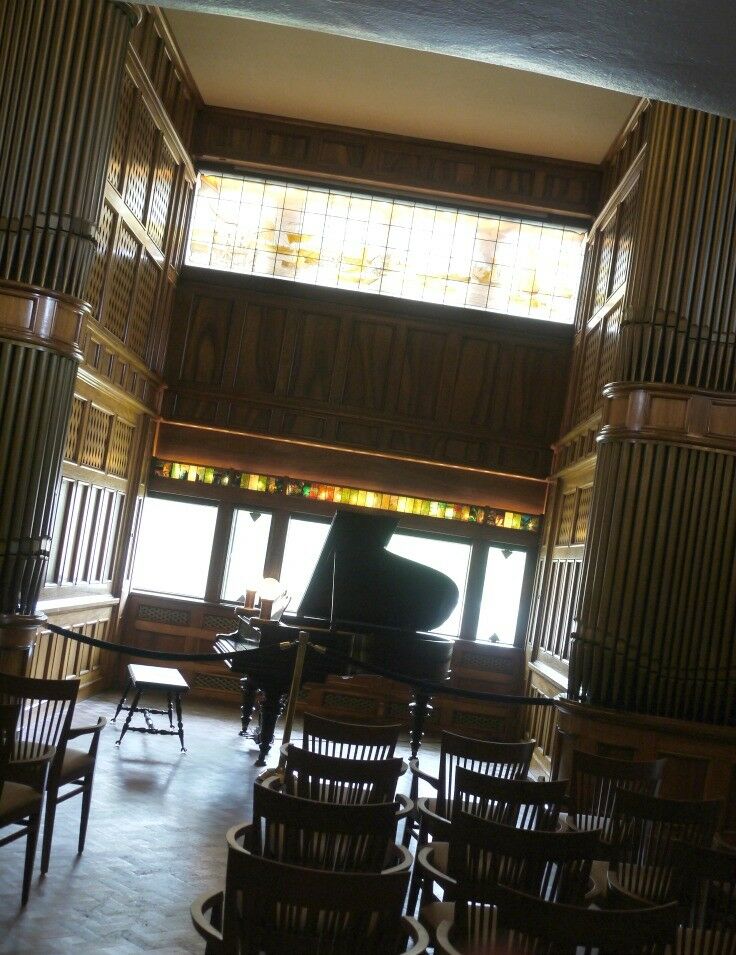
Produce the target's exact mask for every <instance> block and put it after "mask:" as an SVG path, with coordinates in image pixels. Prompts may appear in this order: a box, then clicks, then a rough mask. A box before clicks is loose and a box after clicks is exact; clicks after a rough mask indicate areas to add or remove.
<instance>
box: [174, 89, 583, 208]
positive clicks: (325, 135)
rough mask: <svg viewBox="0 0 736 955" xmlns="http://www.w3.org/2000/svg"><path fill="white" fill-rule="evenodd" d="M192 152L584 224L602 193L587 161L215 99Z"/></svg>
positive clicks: (211, 159)
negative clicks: (218, 103) (237, 106)
mask: <svg viewBox="0 0 736 955" xmlns="http://www.w3.org/2000/svg"><path fill="white" fill-rule="evenodd" d="M192 154H193V155H194V156H195V157H196V159H197V160H198V162H199V165H200V166H202V165H207V164H208V163H209V164H212V163H227V164H233V165H237V166H238V167H240V168H244V169H251V170H254V171H255V170H258V171H260V172H269V173H278V172H280V173H282V174H290V175H296V176H302V177H307V178H311V179H317V180H322V181H332V182H346V183H350V184H354V185H363V186H371V187H376V186H378V187H380V188H384V189H389V190H400V191H401V192H403V193H411V194H414V195H418V196H432V197H434V198H445V199H449V200H452V201H454V202H456V201H460V202H465V203H470V204H472V205H476V206H485V207H491V208H502V209H514V210H516V211H525V212H534V213H535V214H536V215H544V216H548V215H549V216H560V217H566V218H568V219H575V220H579V221H580V222H581V223H583V224H586V223H589V222H590V221H591V220H592V219H593V218H594V217H595V216H596V214H597V212H598V205H599V197H600V186H601V169H600V167H599V166H595V165H591V164H588V163H576V162H565V161H562V160H557V159H547V158H542V157H539V156H525V155H520V154H517V153H505V152H498V151H495V150H490V149H481V148H478V147H475V146H462V145H458V144H456V143H438V142H434V141H430V140H424V139H411V138H409V137H405V136H396V135H391V134H388V133H377V132H375V131H371V130H364V129H353V128H349V127H343V126H332V125H328V124H323V123H311V122H306V121H297V120H293V119H287V118H285V117H283V116H266V115H263V114H260V113H248V112H244V111H240V110H231V109H219V108H214V107H205V108H204V109H203V110H202V111H201V112H200V113H199V114H198V116H197V120H196V123H195V128H194V137H193V145H192Z"/></svg>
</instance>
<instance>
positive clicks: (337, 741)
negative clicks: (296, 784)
mask: <svg viewBox="0 0 736 955" xmlns="http://www.w3.org/2000/svg"><path fill="white" fill-rule="evenodd" d="M400 732H401V724H399V723H395V724H390V725H385V724H383V725H379V724H376V725H367V724H364V723H343V722H339V721H338V720H330V719H326V718H325V717H322V716H316V715H315V714H313V713H305V714H304V722H303V734H302V746H303V748H304V749H306V750H309V752H310V753H321V754H322V755H323V756H337V757H339V758H341V759H362V760H376V759H390V758H391V757H392V756H393V755H394V752H395V750H396V744H397V742H398V740H399V733H400Z"/></svg>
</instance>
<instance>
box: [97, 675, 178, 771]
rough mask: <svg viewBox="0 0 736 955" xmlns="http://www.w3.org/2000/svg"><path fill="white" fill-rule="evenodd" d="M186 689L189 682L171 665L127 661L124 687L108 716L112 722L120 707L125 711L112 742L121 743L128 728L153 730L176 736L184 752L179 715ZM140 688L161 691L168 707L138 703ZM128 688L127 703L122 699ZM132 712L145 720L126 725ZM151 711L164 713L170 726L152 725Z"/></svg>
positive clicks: (159, 734)
mask: <svg viewBox="0 0 736 955" xmlns="http://www.w3.org/2000/svg"><path fill="white" fill-rule="evenodd" d="M188 689H189V684H188V683H187V681H186V680H185V679H184V677H183V676H182V675H181V673H179V671H178V670H176V669H174V668H173V667H152V666H145V665H144V664H142V663H129V664H128V683H127V685H126V687H125V690H124V691H123V695H122V696H121V697H120V702H119V703H118V708H117V709H116V710H115V716H113V718H112V720H111V722H113V723H114V722H115V720H116V719H117V718H118V714H119V713H120V711H121V710H127V711H128V715H127V717H126V718H125V722H124V723H123V729H122V731H121V733H120V738H119V739H118V740H117V741H116V745H117V746H119V745H120V744H121V743H122V741H123V737H124V736H125V734H126V733H127V732H128V730H130V731H131V732H133V733H154V734H155V735H157V736H178V737H179V742H180V743H181V751H182V753H186V748H185V746H184V723H183V722H182V716H181V698H182V695H183V694H184V693H186V692H187V690H188ZM144 690H146V691H150V690H153V691H155V692H158V693H165V694H166V698H167V700H168V704H169V705H168V709H165V710H154V709H152V708H151V707H150V706H139V701H140V698H141V693H143V691H144ZM131 691H132V692H133V693H134V696H133V702H132V703H131V704H130V706H128V705H127V702H126V700H127V698H128V694H129V693H130V692H131ZM174 706H175V707H176V719H177V721H178V729H174V712H173V709H174ZM134 713H142V714H143V719H144V720H145V721H146V725H145V726H131V725H130V721H131V719H132V718H133V714H134ZM151 713H156V714H159V715H162V716H168V717H169V726H170V727H171V728H170V729H167V730H162V729H158V728H157V727H155V726H154V725H153V721H152V720H151V716H150V714H151Z"/></svg>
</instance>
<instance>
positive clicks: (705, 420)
mask: <svg viewBox="0 0 736 955" xmlns="http://www.w3.org/2000/svg"><path fill="white" fill-rule="evenodd" d="M603 396H604V405H603V424H602V427H601V430H600V432H599V433H598V438H597V440H598V442H604V441H613V440H619V441H620V440H649V441H666V442H668V443H670V444H678V445H684V446H687V447H696V448H707V449H708V450H711V451H712V450H718V451H724V452H728V453H730V454H736V398H733V397H728V396H727V395H725V394H720V393H713V392H703V391H698V390H696V389H694V388H685V387H683V386H676V385H648V384H636V383H633V384H628V383H626V384H623V383H620V382H617V383H614V384H611V385H607V386H606V388H605V389H604V391H603Z"/></svg>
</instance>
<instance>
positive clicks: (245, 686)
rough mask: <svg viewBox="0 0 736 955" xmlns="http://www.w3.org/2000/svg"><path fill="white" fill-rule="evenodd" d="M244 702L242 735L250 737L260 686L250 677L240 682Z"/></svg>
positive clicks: (241, 719) (242, 704)
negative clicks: (249, 729)
mask: <svg viewBox="0 0 736 955" xmlns="http://www.w3.org/2000/svg"><path fill="white" fill-rule="evenodd" d="M240 692H241V694H242V702H241V706H240V735H241V736H247V735H248V727H249V725H250V721H251V718H252V716H253V710H254V709H255V705H256V697H257V695H258V685H257V684H256V683H254V682H253V680H251V678H250V677H247V676H244V677H243V678H242V679H241V681H240Z"/></svg>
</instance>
